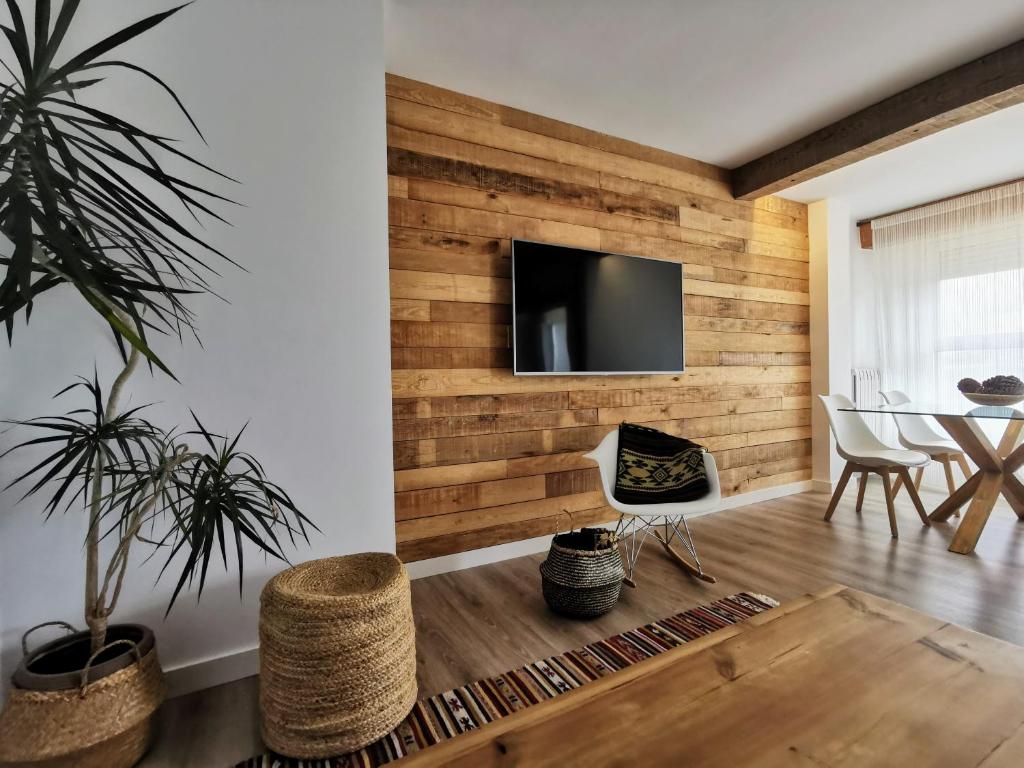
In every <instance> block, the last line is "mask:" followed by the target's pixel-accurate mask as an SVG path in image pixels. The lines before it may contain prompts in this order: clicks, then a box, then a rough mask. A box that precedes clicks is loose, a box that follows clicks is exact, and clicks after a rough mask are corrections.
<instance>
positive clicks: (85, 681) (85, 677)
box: [78, 640, 142, 699]
mask: <svg viewBox="0 0 1024 768" xmlns="http://www.w3.org/2000/svg"><path fill="white" fill-rule="evenodd" d="M118 645H127V646H130V647H131V649H132V653H134V654H135V663H136V664H139V665H140V666H141V665H142V654H141V653H140V652H139V645H138V643H136V642H135V641H134V640H115V641H114V642H112V643H107V644H106V645H104V646H103V647H102V648H100V649H99V650H98V651H96V652H95V653H94V654H93V655H92V656H90V657H89V660H88V661H87V662H85V666H84V667H83V668H82V687H81V689H80V690H79V692H78V693H79V696H81V697H82V698H83V699H84V698H85V688H86V686H87V685H89V670H90V669H91V668H92V663H93V662H94V661H96V657H97V656H99V655H100V654H101V653H103V652H104V651H108V650H110V649H111V648H113V647H115V646H118Z"/></svg>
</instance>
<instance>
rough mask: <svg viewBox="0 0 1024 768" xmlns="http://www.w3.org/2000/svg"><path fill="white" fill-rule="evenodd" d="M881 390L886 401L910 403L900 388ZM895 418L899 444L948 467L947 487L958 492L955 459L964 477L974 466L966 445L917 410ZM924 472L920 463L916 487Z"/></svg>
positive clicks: (895, 488)
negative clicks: (964, 449)
mask: <svg viewBox="0 0 1024 768" xmlns="http://www.w3.org/2000/svg"><path fill="white" fill-rule="evenodd" d="M878 394H880V395H881V396H882V399H883V400H885V402H886V404H887V405H907V404H908V403H910V398H909V397H907V395H906V393H904V392H901V391H900V390H898V389H891V390H889V391H887V392H879V393H878ZM892 418H893V420H894V421H895V422H896V429H897V431H898V432H899V436H900V445H902V446H903V447H904V448H909V449H910V450H912V451H921V452H922V453H927V454H928V456H929V457H930V458H932V459H933V460H934V461H937V462H939V463H940V464H942V468H943V469H944V470H945V471H946V487H947V488H948V489H949V495H950V496H952V495H953V494H954V493H956V481H954V480H953V462H954V461H955V462H956V463H957V465H958V466H959V467H960V471H961V472H963V473H964V479H965V480H969V479H970V477H971V468H970V467H969V466H968V464H967V457H966V456H965V455H964V452H963V449H962V448H961V447H960V446H959V445H957V444H956V443H955V442H953V441H952V440H950V439H949V438H946V437H943V436H942V435H940V434H939V433H938V432H936V431H935V430H934V429H932V428H931V426H929V424H928V422H927V421H926V420H925V418H924V416H921V415H919V414H916V413H895V412H894V413H893V415H892ZM923 475H924V467H918V469H917V473H916V474H915V476H914V487H915V488H916V489H917V490H921V478H922V476H923ZM900 485H901V483H900V480H897V481H896V485H895V486H894V487H893V494H894V495H895V494H897V493H899V492H900ZM954 514H955V515H956V516H957V517H959V516H960V510H959V509H958V510H957V511H956V512H955V513H954Z"/></svg>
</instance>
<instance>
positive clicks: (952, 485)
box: [935, 453, 956, 496]
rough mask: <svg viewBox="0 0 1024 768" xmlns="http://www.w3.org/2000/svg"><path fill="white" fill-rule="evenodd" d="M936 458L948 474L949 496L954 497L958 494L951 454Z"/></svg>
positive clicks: (947, 486)
mask: <svg viewBox="0 0 1024 768" xmlns="http://www.w3.org/2000/svg"><path fill="white" fill-rule="evenodd" d="M935 458H937V459H938V460H939V461H941V462H942V469H943V471H944V472H945V473H946V488H948V489H949V495H950V496H952V495H953V494H954V493H956V481H955V480H954V479H953V465H952V463H951V462H950V460H949V454H948V453H946V454H943V455H942V456H936V457H935Z"/></svg>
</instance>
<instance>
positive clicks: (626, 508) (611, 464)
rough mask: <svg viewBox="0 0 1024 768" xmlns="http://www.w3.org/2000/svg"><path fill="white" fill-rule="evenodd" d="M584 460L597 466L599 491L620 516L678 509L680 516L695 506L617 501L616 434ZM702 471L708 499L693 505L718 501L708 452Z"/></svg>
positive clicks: (719, 492)
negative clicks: (706, 478)
mask: <svg viewBox="0 0 1024 768" xmlns="http://www.w3.org/2000/svg"><path fill="white" fill-rule="evenodd" d="M584 458H585V459H591V460H592V461H596V462H597V468H598V472H599V474H600V475H601V489H602V490H603V491H604V495H605V499H606V500H607V501H608V506H610V507H612V508H613V509H616V510H618V511H620V512H630V513H633V514H642V513H643V511H647V512H648V513H649V514H652V515H653V514H656V510H657V509H659V508H669V507H671V508H678V510H679V512H680V513H682V511H683V509H685V508H686V507H687V505H691V504H694V503H695V502H674V503H671V504H645V505H637V504H623V503H622V502H620V501H617V500H616V498H615V473H616V470H617V469H618V466H619V430H618V429H613V430H612V431H611V432H609V433H608V434H607V435H605V436H604V438H602V440H601V442H600V443H598V444H597V447H596V448H595V449H594V450H592V451H591V452H590V453H588V454H586V455H585V456H584ZM704 469H705V471H706V472H707V475H708V485H709V489H708V491H709V492H708V495H707V496H706V497H704V498H703V499H698V500H697V502H696V503H705V502H714V501H717V500H718V499H720V498H721V495H722V486H721V483H720V481H719V479H718V465H717V464H716V463H715V457H714V456H712V455H711V451H705V452H704Z"/></svg>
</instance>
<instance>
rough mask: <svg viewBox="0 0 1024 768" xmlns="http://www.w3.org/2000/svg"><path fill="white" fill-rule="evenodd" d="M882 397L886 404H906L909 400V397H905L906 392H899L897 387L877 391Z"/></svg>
mask: <svg viewBox="0 0 1024 768" xmlns="http://www.w3.org/2000/svg"><path fill="white" fill-rule="evenodd" d="M878 394H880V395H881V396H882V399H883V400H885V404H886V405H906V404H907V403H909V402H910V398H909V397H907V393H906V392H901V391H900V390H898V389H890V390H888V391H887V392H879V393H878Z"/></svg>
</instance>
